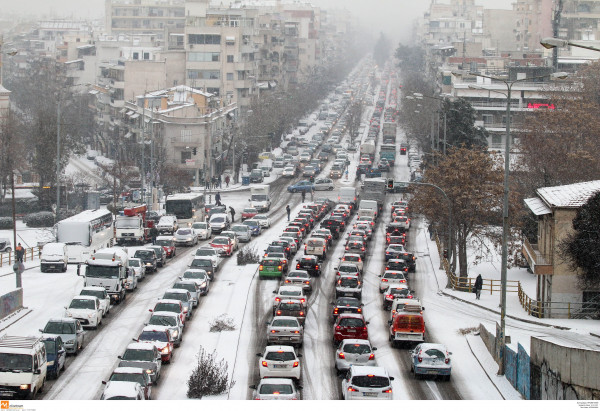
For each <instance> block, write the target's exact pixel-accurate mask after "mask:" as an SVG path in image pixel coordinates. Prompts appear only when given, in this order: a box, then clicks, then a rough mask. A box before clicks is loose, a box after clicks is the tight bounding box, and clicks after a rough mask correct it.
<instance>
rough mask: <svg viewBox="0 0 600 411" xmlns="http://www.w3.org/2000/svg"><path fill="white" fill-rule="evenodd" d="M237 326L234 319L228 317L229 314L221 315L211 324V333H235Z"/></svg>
mask: <svg viewBox="0 0 600 411" xmlns="http://www.w3.org/2000/svg"><path fill="white" fill-rule="evenodd" d="M233 330H235V324H234V323H233V318H231V317H227V314H221V315H220V316H218V317H217V318H215V319H214V320H213V321H212V322H211V323H210V332H211V333H214V332H221V331H233Z"/></svg>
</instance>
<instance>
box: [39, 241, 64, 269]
mask: <svg viewBox="0 0 600 411" xmlns="http://www.w3.org/2000/svg"><path fill="white" fill-rule="evenodd" d="M68 262H69V257H68V256H67V245H66V244H65V243H48V244H45V245H44V248H42V257H41V261H40V270H42V272H43V273H45V272H48V271H50V270H56V271H62V272H63V273H64V272H65V271H67V263H68Z"/></svg>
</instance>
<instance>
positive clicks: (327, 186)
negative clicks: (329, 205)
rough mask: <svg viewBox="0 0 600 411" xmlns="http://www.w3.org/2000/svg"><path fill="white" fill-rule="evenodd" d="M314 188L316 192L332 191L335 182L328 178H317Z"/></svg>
mask: <svg viewBox="0 0 600 411" xmlns="http://www.w3.org/2000/svg"><path fill="white" fill-rule="evenodd" d="M314 186H315V191H319V190H320V191H332V190H333V187H334V185H333V180H332V179H331V178H327V177H322V178H316V179H315V182H314Z"/></svg>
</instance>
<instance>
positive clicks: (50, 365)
mask: <svg viewBox="0 0 600 411" xmlns="http://www.w3.org/2000/svg"><path fill="white" fill-rule="evenodd" d="M46 364H48V367H52V366H53V365H54V361H48V362H46Z"/></svg>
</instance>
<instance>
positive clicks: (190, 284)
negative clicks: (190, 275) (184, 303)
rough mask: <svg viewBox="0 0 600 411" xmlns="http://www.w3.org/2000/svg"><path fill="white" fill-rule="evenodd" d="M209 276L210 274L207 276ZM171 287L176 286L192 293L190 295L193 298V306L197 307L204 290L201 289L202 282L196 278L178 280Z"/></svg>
mask: <svg viewBox="0 0 600 411" xmlns="http://www.w3.org/2000/svg"><path fill="white" fill-rule="evenodd" d="M207 277H208V276H207ZM171 288H175V289H178V290H186V291H187V292H189V293H190V297H191V299H192V306H193V307H194V308H195V307H197V306H198V304H199V302H200V296H201V295H204V294H202V291H201V290H200V284H199V283H198V282H197V281H195V280H178V281H175V283H173V286H172V287H171Z"/></svg>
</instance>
